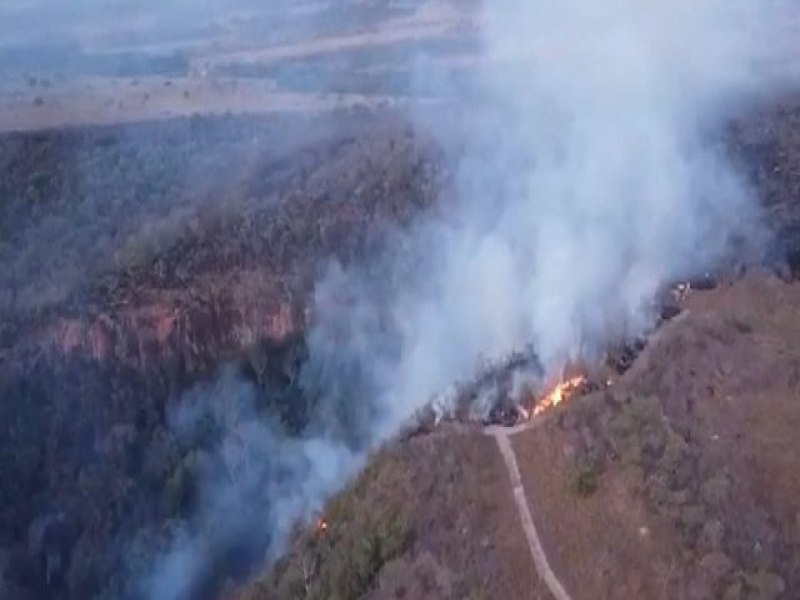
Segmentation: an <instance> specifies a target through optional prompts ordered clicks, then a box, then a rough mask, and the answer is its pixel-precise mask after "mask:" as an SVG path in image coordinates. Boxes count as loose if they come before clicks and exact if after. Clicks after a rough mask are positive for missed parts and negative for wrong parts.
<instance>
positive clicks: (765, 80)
mask: <svg viewBox="0 0 800 600" xmlns="http://www.w3.org/2000/svg"><path fill="white" fill-rule="evenodd" d="M787 11H788V9H787V7H786V5H784V4H782V3H775V2H769V3H756V2H743V1H734V2H728V1H723V0H691V1H689V0H677V1H675V0H672V1H667V0H652V1H650V2H641V1H636V0H611V1H609V2H604V3H591V2H585V1H583V0H565V1H562V2H558V3H551V2H544V1H541V0H534V1H530V0H528V1H525V2H523V1H521V0H520V1H506V2H490V3H487V7H486V10H485V12H484V14H483V15H482V20H481V21H482V27H483V29H482V52H483V54H482V60H481V61H480V64H479V66H478V67H477V73H476V82H475V83H476V85H475V86H474V87H473V88H472V89H473V91H474V94H471V95H470V96H469V97H464V98H461V101H462V102H461V112H460V113H459V114H460V116H462V117H463V122H464V123H467V127H466V128H467V130H468V131H467V140H468V143H467V144H466V146H465V148H466V149H465V150H464V151H463V153H462V154H461V156H459V161H458V162H459V169H458V172H457V177H456V186H455V195H456V198H455V199H454V200H453V201H451V202H448V203H447V207H446V210H444V211H442V212H443V214H442V215H441V216H439V217H437V218H436V219H435V220H434V221H430V220H429V221H427V222H425V223H420V224H418V225H417V226H416V227H415V228H413V229H412V231H411V233H409V234H407V235H403V236H401V239H399V240H397V241H394V242H392V243H391V244H389V248H390V250H389V251H388V252H387V256H385V257H383V258H382V259H374V260H371V261H370V262H369V264H361V265H354V266H353V265H351V266H349V267H348V268H346V269H344V268H341V267H339V266H336V265H334V266H333V267H332V268H331V270H330V274H329V275H328V276H327V277H326V278H324V279H323V280H322V281H320V282H319V284H318V288H317V297H316V302H315V307H314V318H315V325H314V327H313V329H312V331H311V332H310V335H309V345H310V358H309V361H308V363H307V364H306V366H305V369H304V372H303V374H302V382H303V385H304V386H305V390H306V393H307V394H309V395H310V396H313V397H314V398H317V402H318V409H317V410H318V412H317V414H316V416H315V417H314V419H313V421H312V423H311V424H310V425H309V429H308V430H307V431H306V433H305V434H304V435H303V436H301V438H299V439H290V438H287V437H286V436H284V435H282V434H281V433H280V431H278V430H277V429H270V428H266V429H265V428H263V427H262V426H257V425H253V424H252V422H251V421H249V420H247V419H244V420H237V421H236V423H237V424H236V425H234V424H231V423H230V422H229V418H228V417H224V419H223V421H224V423H225V431H226V433H225V435H224V436H223V438H222V439H223V442H222V445H221V446H220V447H219V453H220V455H221V456H223V457H225V456H228V455H229V454H230V453H231V452H233V451H234V449H235V452H239V453H240V454H239V456H240V457H241V460H252V461H255V462H256V463H257V465H258V466H256V467H254V468H253V467H251V469H250V471H249V473H251V476H247V477H245V478H244V479H243V480H241V481H238V482H236V480H235V478H233V477H231V478H230V480H231V481H230V482H228V481H226V482H224V483H220V482H219V480H218V477H223V475H224V474H223V475H215V476H213V477H212V476H209V477H208V478H207V479H206V481H207V486H206V496H205V501H204V504H203V506H204V508H203V510H202V511H201V514H199V515H198V516H197V520H198V522H197V523H196V524H195V527H194V528H193V529H192V531H196V532H198V533H193V534H192V535H191V536H188V537H186V538H185V539H183V540H182V541H180V542H179V543H177V544H176V545H175V547H174V548H173V550H172V551H171V552H170V553H169V554H168V555H167V557H166V559H164V560H160V561H159V562H160V565H161V566H160V567H159V570H158V571H157V572H156V574H155V577H154V579H153V580H152V581H151V583H152V588H151V592H152V597H158V598H169V597H183V596H185V595H186V594H187V593H189V592H190V591H191V589H192V587H191V586H192V585H194V584H193V581H194V578H195V577H196V576H197V575H198V574H200V573H202V571H203V569H204V568H205V566H206V565H207V564H208V560H209V559H208V556H209V554H210V550H209V545H214V544H222V545H223V546H224V545H225V544H226V543H228V541H229V540H230V539H232V538H229V537H227V536H229V535H231V532H233V534H235V535H239V534H240V533H242V531H243V530H244V529H247V528H248V526H249V524H251V523H252V522H253V519H252V518H249V517H248V514H250V511H252V510H254V509H253V508H252V507H253V506H254V505H255V504H257V503H255V502H254V501H253V500H252V498H253V497H254V496H259V497H261V498H262V499H264V500H263V502H262V506H267V507H268V508H267V511H266V519H263V518H262V517H259V518H261V520H262V524H263V527H261V528H260V530H262V531H263V530H268V531H270V532H271V535H272V536H273V538H272V540H273V541H274V544H272V545H271V548H270V551H271V552H275V551H279V549H280V544H281V543H282V542H283V541H284V540H285V536H286V534H287V529H286V527H287V526H289V524H291V523H292V522H293V521H294V520H295V519H296V518H300V517H306V516H308V515H309V514H310V511H312V510H314V509H315V508H317V507H319V506H320V505H321V504H322V502H323V501H324V499H325V498H326V497H327V496H328V495H329V494H330V493H332V492H333V491H335V490H336V489H337V488H338V487H339V486H341V485H342V484H343V481H344V478H345V477H346V476H347V475H350V474H352V473H353V470H354V469H355V467H356V465H358V464H359V463H360V461H362V460H363V459H364V457H365V456H366V454H367V453H368V452H369V451H370V450H371V449H372V448H374V447H375V446H376V445H377V444H379V443H381V442H382V441H384V440H386V439H387V438H388V437H389V436H391V435H393V434H395V433H396V432H397V431H398V429H399V428H400V427H401V426H402V425H403V424H404V423H405V422H407V421H408V419H409V418H411V417H412V416H413V415H414V413H415V411H417V410H418V409H419V408H420V407H422V406H423V405H424V404H426V403H428V402H429V401H431V400H432V399H434V398H436V397H437V396H438V397H440V398H441V397H443V396H442V395H443V394H446V393H447V390H448V389H450V388H451V386H452V385H453V383H454V382H459V381H464V380H469V379H470V378H472V377H474V376H475V375H476V373H478V372H480V371H481V369H483V368H484V367H485V366H486V365H487V364H492V363H497V362H501V361H503V360H505V359H506V358H508V357H509V356H511V355H513V354H514V353H515V352H520V351H525V349H526V348H531V349H532V350H533V352H534V353H535V355H536V356H537V358H538V362H539V363H540V364H541V365H542V366H543V368H544V372H545V374H546V376H557V375H558V372H559V370H560V369H561V368H562V367H563V366H564V365H565V363H567V362H568V361H569V360H574V359H584V360H592V359H593V358H595V357H597V356H598V355H599V353H600V352H601V351H602V348H603V346H604V344H606V343H608V342H609V341H611V340H613V339H617V338H619V337H622V336H626V335H633V334H637V333H640V332H641V331H643V330H645V329H646V328H647V327H649V326H650V325H652V323H653V318H654V314H653V310H652V301H653V299H654V297H655V295H656V294H657V292H658V291H659V289H660V288H661V287H662V286H664V285H665V284H667V283H669V282H670V281H672V280H675V279H677V278H679V277H685V276H690V275H693V274H696V273H698V272H702V271H705V270H707V269H712V268H714V267H716V266H718V265H720V264H721V263H722V261H724V260H727V259H729V258H731V257H741V256H743V254H742V253H747V252H750V251H752V249H753V248H757V247H758V244H759V242H760V240H761V235H762V231H761V228H760V226H759V215H758V212H757V209H756V205H755V203H754V202H753V199H752V197H751V194H750V193H749V190H748V187H747V184H746V182H745V181H744V180H743V179H742V177H741V176H740V175H738V174H737V172H736V171H735V170H734V169H733V167H732V166H731V165H730V164H729V163H728V161H727V159H726V156H725V153H724V150H723V149H721V148H720V147H718V146H717V145H715V144H714V143H713V142H712V140H714V139H719V136H716V137H715V134H717V133H718V132H719V129H720V127H722V126H723V125H724V122H725V119H726V118H728V117H729V116H730V115H731V114H732V111H734V110H736V109H738V108H741V107H742V106H743V104H742V103H743V102H747V101H750V100H753V99H754V98H756V97H757V96H758V95H759V94H762V93H767V92H772V91H775V90H776V89H777V87H778V86H781V85H784V84H786V83H788V81H787V80H785V79H784V78H783V75H784V73H783V72H782V70H781V69H780V68H778V67H779V66H780V65H781V64H782V63H781V59H783V58H784V57H785V55H784V51H785V50H786V46H785V45H784V44H785V43H786V44H788V40H789V38H788V37H786V35H785V33H786V32H785V31H784V29H783V26H784V24H785V23H786V22H787V18H788V17H789V16H790V14H789V13H788V12H787ZM419 76H420V77H421V78H424V77H425V74H424V73H421V74H419ZM428 124H430V123H429V122H428ZM443 135H446V134H445V132H443ZM446 141H447V140H446ZM204 393H205V394H206V395H209V396H211V397H213V398H217V399H219V398H223V397H225V396H226V395H228V394H229V392H228V391H221V390H217V391H214V390H212V391H208V390H206V391H205V392H204ZM237 432H238V433H237ZM234 435H237V436H238V437H236V438H235V439H237V440H239V439H241V440H243V442H239V441H236V442H235V443H234V442H233V441H231V440H233V439H234V438H233V436H234ZM241 443H244V444H245V446H246V447H249V448H251V449H255V451H254V452H252V451H248V450H245V451H241V450H239V449H238V448H239V444H241ZM226 460H227V459H226ZM328 461H333V464H332V465H331V464H329V463H328ZM223 462H224V461H223ZM276 473H281V476H280V478H278V479H276V477H277V475H276ZM223 478H224V477H223ZM275 481H282V482H283V484H280V485H278V487H277V488H275V487H274V482H275ZM282 498H288V500H286V501H283V500H281V499H282ZM263 514H264V513H261V515H262V516H263ZM250 516H252V515H250ZM240 519H243V520H240ZM222 524H224V525H222ZM215 526H216V528H217V529H216V530H215V529H214V527H215ZM222 530H224V531H222ZM220 535H222V538H220ZM220 540H221V541H220Z"/></svg>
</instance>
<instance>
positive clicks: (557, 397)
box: [533, 375, 586, 417]
mask: <svg viewBox="0 0 800 600" xmlns="http://www.w3.org/2000/svg"><path fill="white" fill-rule="evenodd" d="M585 383H586V377H585V376H584V375H575V376H573V377H568V378H567V379H564V380H563V381H561V382H560V383H558V384H557V385H556V386H554V387H553V389H551V390H550V391H549V392H547V393H546V394H545V395H544V396H542V398H541V400H539V402H537V403H536V406H534V407H533V416H534V417H535V416H537V415H540V414H542V413H543V412H545V411H547V410H549V409H551V408H553V407H555V406H558V405H559V404H561V403H562V402H563V401H564V400H566V399H567V398H569V397H570V396H572V395H573V394H574V393H575V392H577V391H578V390H580V388H581V387H582V386H583V385H584V384H585Z"/></svg>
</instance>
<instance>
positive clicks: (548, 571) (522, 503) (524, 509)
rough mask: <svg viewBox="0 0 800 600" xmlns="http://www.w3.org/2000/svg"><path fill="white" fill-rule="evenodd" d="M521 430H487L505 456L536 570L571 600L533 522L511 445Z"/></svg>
mask: <svg viewBox="0 0 800 600" xmlns="http://www.w3.org/2000/svg"><path fill="white" fill-rule="evenodd" d="M516 431H519V430H514V429H510V430H509V429H504V428H501V427H488V428H487V429H486V430H485V433H486V434H487V435H491V436H492V437H494V439H495V441H496V442H497V447H498V448H499V449H500V454H501V455H502V456H503V462H505V464H506V469H508V474H509V476H510V477H511V487H512V489H513V491H514V501H515V502H516V504H517V510H518V511H519V516H520V519H521V520H522V529H523V531H524V532H525V538H526V539H527V540H528V548H530V551H531V556H532V557H533V562H534V564H535V565H536V570H537V571H538V572H539V576H540V577H541V578H542V579H543V580H544V582H545V584H547V588H548V589H549V590H550V593H551V594H552V595H553V597H554V598H555V599H556V600H570V597H569V594H567V592H566V590H565V589H564V586H563V585H561V582H560V581H559V579H558V577H557V576H556V574H555V573H554V572H553V569H552V568H551V567H550V563H548V562H547V556H546V555H545V553H544V547H543V546H542V542H541V540H540V539H539V533H538V531H536V525H535V523H534V522H533V516H532V515H531V511H530V504H528V498H527V496H526V495H525V488H523V487H522V478H521V476H520V473H519V465H518V464H517V457H516V455H515V454H514V448H512V447H511V435H510V434H511V433H515V432H516Z"/></svg>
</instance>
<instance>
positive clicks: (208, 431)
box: [136, 370, 363, 600]
mask: <svg viewBox="0 0 800 600" xmlns="http://www.w3.org/2000/svg"><path fill="white" fill-rule="evenodd" d="M257 405H258V391H257V390H256V389H255V388H254V387H253V386H249V385H246V384H243V383H242V382H241V380H240V379H239V378H238V377H237V376H236V375H235V374H234V373H233V372H231V371H230V370H229V371H226V372H225V373H224V374H223V375H222V376H221V377H220V378H219V379H218V380H217V381H216V382H215V383H214V384H213V385H211V386H201V387H198V388H197V389H194V390H192V391H191V392H190V393H188V394H186V396H185V397H184V398H183V399H182V401H181V403H180V404H179V406H178V407H177V409H176V410H175V411H174V412H173V414H172V415H171V418H170V425H171V427H172V430H173V431H174V432H175V433H176V434H177V435H178V439H179V440H181V441H182V443H184V444H186V445H187V447H189V448H193V447H196V446H197V442H198V436H201V437H202V436H204V435H206V436H212V437H214V438H216V440H215V443H214V444H213V445H212V446H211V447H210V448H209V449H208V450H206V451H202V452H200V453H199V454H198V456H197V460H196V461H195V462H196V465H195V469H196V470H197V472H198V473H197V477H198V481H199V489H198V490H197V492H196V493H197V496H198V502H197V503H198V509H197V510H196V512H195V514H194V515H193V516H192V518H191V519H190V520H189V521H188V522H186V523H184V524H183V525H182V526H180V527H179V528H178V530H177V531H175V532H172V535H171V540H172V541H171V546H170V548H169V550H168V552H167V553H166V554H165V555H164V556H160V557H159V559H158V560H157V561H156V563H155V566H154V570H153V572H152V573H151V575H150V576H149V577H147V578H145V579H144V581H143V582H140V583H144V586H143V589H142V588H140V589H138V590H136V592H137V593H139V594H142V593H143V594H144V595H145V596H146V597H148V598H158V599H163V600H169V599H175V598H195V597H202V596H203V595H206V594H208V593H209V592H213V591H215V590H214V587H215V586H218V585H219V579H220V574H219V573H218V572H215V569H220V570H222V571H223V572H226V571H227V574H228V575H230V574H231V571H232V570H233V571H235V569H236V568H238V567H240V566H241V565H242V564H244V565H246V564H249V563H250V562H251V561H252V560H253V559H254V558H255V557H258V556H259V555H261V556H263V555H264V554H263V553H265V552H266V558H267V559H273V558H275V552H276V551H278V549H279V548H280V547H281V545H282V544H283V542H284V541H285V540H286V539H287V537H288V535H289V533H290V530H291V528H292V527H293V526H294V524H295V523H296V521H297V519H298V518H299V517H302V516H307V515H310V514H312V513H313V512H315V511H318V510H320V509H321V507H322V502H323V501H324V499H325V498H326V497H327V495H328V494H330V492H331V490H333V489H336V487H337V486H339V485H340V483H341V481H342V480H343V479H346V478H347V477H349V476H350V475H351V474H352V473H353V472H354V471H355V470H356V469H357V468H358V467H359V465H360V464H361V461H362V460H363V457H361V456H358V455H357V454H356V453H355V452H354V450H353V448H351V447H350V446H348V445H347V444H346V443H345V442H344V441H343V440H341V439H335V438H333V437H331V436H329V435H327V434H326V433H324V432H315V433H314V434H310V435H305V436H301V437H297V438H295V437H290V436H288V435H287V434H286V432H285V431H284V429H283V427H282V426H281V424H280V423H279V422H278V421H277V420H270V419H269V418H266V419H265V418H264V416H263V415H259V412H258V410H257ZM265 534H266V536H267V537H268V540H267V543H266V544H265ZM216 591H218V590H216Z"/></svg>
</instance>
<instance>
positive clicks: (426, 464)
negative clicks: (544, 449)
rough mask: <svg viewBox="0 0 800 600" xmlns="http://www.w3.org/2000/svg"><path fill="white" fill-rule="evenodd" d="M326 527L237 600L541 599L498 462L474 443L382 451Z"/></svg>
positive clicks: (422, 440) (452, 440)
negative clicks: (294, 599) (368, 599)
mask: <svg viewBox="0 0 800 600" xmlns="http://www.w3.org/2000/svg"><path fill="white" fill-rule="evenodd" d="M324 518H325V520H326V521H327V522H328V523H329V526H328V529H327V530H326V531H325V532H323V533H320V532H318V531H316V528H312V529H311V530H309V531H305V532H303V533H302V534H301V535H299V536H298V538H297V539H296V540H295V542H294V544H293V546H292V549H291V551H290V553H289V554H288V556H287V557H285V558H284V559H283V560H281V561H280V562H279V563H278V564H277V565H275V567H274V568H273V569H271V570H270V571H268V572H267V573H265V574H264V575H263V576H262V577H260V578H259V579H258V580H257V581H255V582H253V583H252V584H251V585H250V586H249V587H247V588H246V589H245V590H244V591H243V592H242V595H241V598H243V599H247V600H255V599H261V598H358V597H369V598H375V599H378V598H380V599H389V598H414V599H417V598H420V599H421V598H487V599H488V598H544V597H546V596H545V595H544V592H542V587H541V584H540V583H539V582H538V580H537V579H536V576H535V572H534V568H533V564H532V562H531V558H530V554H529V552H528V550H527V547H526V545H525V538H524V536H523V535H522V532H521V530H520V526H519V517H518V515H517V513H516V509H515V507H514V504H513V499H512V497H511V490H510V486H509V484H508V481H507V474H506V471H505V468H504V466H503V464H502V459H501V458H500V455H499V453H498V452H497V449H496V447H495V444H494V441H493V440H492V439H491V438H488V437H485V436H482V435H479V434H477V433H463V432H457V431H453V430H448V431H440V432H437V433H434V434H432V435H429V436H421V437H416V438H413V439H411V440H408V441H405V442H400V443H397V444H395V445H392V446H390V447H389V448H386V449H384V450H383V451H381V452H380V453H379V454H378V455H377V456H376V457H375V458H374V460H373V461H372V462H371V464H370V467H369V468H368V469H367V470H366V471H365V472H364V473H363V474H362V475H361V476H360V477H359V478H358V479H357V480H356V481H355V482H354V483H353V484H352V485H351V486H350V487H349V488H348V489H346V490H345V491H343V492H342V493H341V494H339V495H338V496H337V497H336V498H334V500H333V501H332V502H331V503H330V504H329V505H328V507H327V509H326V511H325V514H324ZM365 548H369V549H370V550H369V551H366V553H365Z"/></svg>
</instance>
